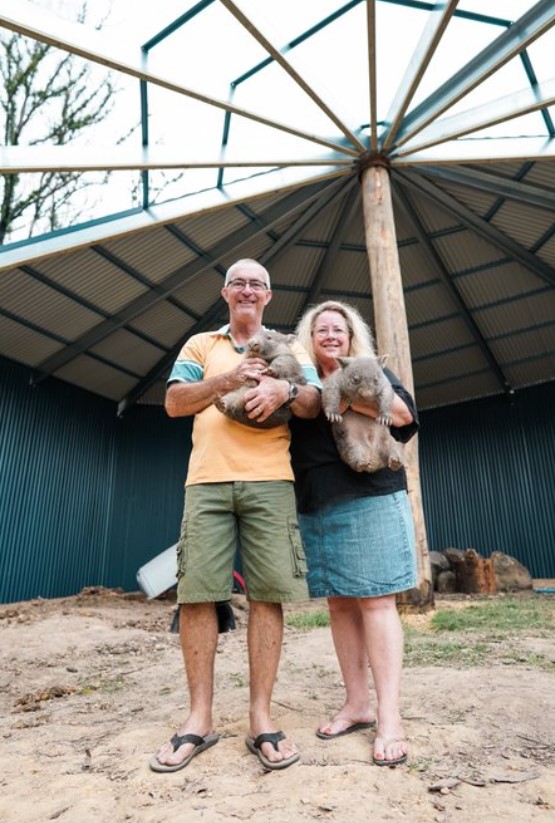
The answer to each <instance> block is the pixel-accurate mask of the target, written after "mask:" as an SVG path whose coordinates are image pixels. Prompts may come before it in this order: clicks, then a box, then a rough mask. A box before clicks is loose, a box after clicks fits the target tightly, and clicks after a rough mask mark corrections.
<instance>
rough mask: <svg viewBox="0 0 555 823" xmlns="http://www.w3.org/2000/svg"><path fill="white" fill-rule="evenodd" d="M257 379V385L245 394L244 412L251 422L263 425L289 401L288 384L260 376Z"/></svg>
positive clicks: (284, 381)
mask: <svg viewBox="0 0 555 823" xmlns="http://www.w3.org/2000/svg"><path fill="white" fill-rule="evenodd" d="M258 379H259V381H260V382H259V383H258V385H257V386H254V388H252V389H249V391H248V392H246V394H245V411H246V412H247V416H248V417H249V418H250V419H251V420H256V421H257V422H258V423H263V422H264V421H265V420H266V419H267V418H268V417H269V416H270V415H271V414H272V413H273V412H275V410H276V409H279V407H280V406H283V404H284V403H285V402H286V401H287V400H288V399H289V383H288V381H287V380H276V378H274V377H268V376H264V375H261V374H259V375H258Z"/></svg>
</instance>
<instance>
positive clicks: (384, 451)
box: [322, 357, 403, 472]
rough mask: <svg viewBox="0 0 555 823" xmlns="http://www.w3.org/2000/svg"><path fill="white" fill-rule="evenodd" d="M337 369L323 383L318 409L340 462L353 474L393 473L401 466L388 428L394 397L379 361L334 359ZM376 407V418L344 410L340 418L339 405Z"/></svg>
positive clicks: (373, 359) (399, 457)
mask: <svg viewBox="0 0 555 823" xmlns="http://www.w3.org/2000/svg"><path fill="white" fill-rule="evenodd" d="M337 362H338V364H339V368H338V369H337V370H336V371H335V372H334V373H333V374H332V375H330V376H329V377H328V378H327V380H325V381H324V386H323V389H322V406H323V409H324V413H325V415H326V417H327V418H328V420H329V421H330V423H331V424H332V431H333V436H334V438H335V443H336V445H337V450H338V452H339V455H340V457H341V459H342V460H343V461H344V462H345V463H347V465H348V466H350V467H351V468H352V469H354V470H355V471H357V472H375V471H377V470H378V469H383V468H385V467H386V466H387V467H389V468H390V469H394V470H397V469H399V468H401V466H402V465H403V458H402V451H401V446H400V444H399V443H398V442H397V441H396V440H394V439H393V437H392V436H391V432H390V431H389V428H388V426H390V425H391V424H392V422H393V417H392V415H391V408H392V405H393V398H394V396H395V393H394V391H393V387H392V385H391V383H390V382H389V380H388V379H387V377H386V376H385V374H384V371H383V369H382V365H383V363H384V359H383V358H380V359H378V358H376V357H338V358H337ZM341 400H343V401H345V402H347V403H349V404H351V403H356V402H357V401H358V402H360V403H369V402H370V401H372V400H375V401H376V402H377V404H378V417H377V418H376V419H375V420H374V419H372V418H371V417H368V416H367V415H365V414H358V413H357V412H354V411H352V410H351V409H348V410H347V411H346V412H345V413H344V414H343V416H342V415H341V414H340V413H339V404H340V401H341Z"/></svg>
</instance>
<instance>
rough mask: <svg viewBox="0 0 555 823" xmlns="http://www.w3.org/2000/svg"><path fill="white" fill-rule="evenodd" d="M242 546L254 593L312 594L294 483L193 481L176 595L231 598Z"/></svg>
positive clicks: (189, 599) (270, 596) (268, 599)
mask: <svg viewBox="0 0 555 823" xmlns="http://www.w3.org/2000/svg"><path fill="white" fill-rule="evenodd" d="M238 546H239V550H240V556H241V565H242V571H243V576H244V578H245V583H246V586H247V596H248V599H249V600H259V601H262V602H265V603H287V602H292V601H296V600H306V599H308V590H307V586H306V580H305V577H306V559H305V554H304V550H303V546H302V543H301V536H300V531H299V526H298V523H297V513H296V508H295V494H294V490H293V483H291V482H289V481H287V480H278V481H260V482H252V483H247V482H241V481H237V482H234V483H201V484H198V485H194V486H187V488H186V491H185V509H184V513H183V523H182V526H181V536H180V539H179V543H178V547H177V602H178V603H211V602H217V601H220V600H229V599H230V597H231V586H232V576H233V563H234V559H235V552H236V549H237V547H238Z"/></svg>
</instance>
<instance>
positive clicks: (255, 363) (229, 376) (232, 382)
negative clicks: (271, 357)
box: [225, 357, 268, 392]
mask: <svg viewBox="0 0 555 823" xmlns="http://www.w3.org/2000/svg"><path fill="white" fill-rule="evenodd" d="M267 367H268V364H267V363H266V361H265V360H262V358H260V357H247V358H246V359H245V360H241V362H240V363H239V365H238V366H235V368H234V369H231V371H228V372H227V373H226V375H225V377H226V383H227V386H228V387H226V392H227V391H233V390H234V389H239V388H240V387H241V386H244V385H245V383H248V381H249V380H255V381H256V382H257V383H258V382H259V381H260V380H261V378H262V375H263V374H264V372H265V370H266V369H267Z"/></svg>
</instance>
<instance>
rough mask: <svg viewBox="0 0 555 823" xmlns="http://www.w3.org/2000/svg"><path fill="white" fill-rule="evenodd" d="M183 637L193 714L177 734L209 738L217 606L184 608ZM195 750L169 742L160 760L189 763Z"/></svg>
mask: <svg viewBox="0 0 555 823" xmlns="http://www.w3.org/2000/svg"><path fill="white" fill-rule="evenodd" d="M179 635H180V640H181V651H182V653H183V660H184V663H185V673H186V677H187V686H188V689H189V715H188V717H187V718H186V719H185V721H184V722H183V723H182V724H181V726H180V727H179V729H178V730H177V734H178V735H179V736H181V735H184V734H196V735H199V736H200V737H205V736H206V735H207V734H210V733H211V732H212V731H213V728H212V698H213V693H214V659H215V656H216V646H217V643H218V621H217V618H216V609H215V607H214V604H213V603H188V604H185V605H182V606H181V607H180V614H179ZM193 748H194V745H193V744H192V743H185V744H184V745H183V746H180V747H179V748H178V749H177V751H175V752H174V751H173V747H172V745H171V743H165V744H164V745H163V746H162V747H161V749H160V750H159V751H158V752H157V754H156V757H157V760H158V761H159V762H160V763H163V764H165V765H172V766H173V765H176V764H178V763H181V762H182V761H183V760H185V758H186V757H187V756H188V755H189V754H190V753H191V751H192V750H193Z"/></svg>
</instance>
